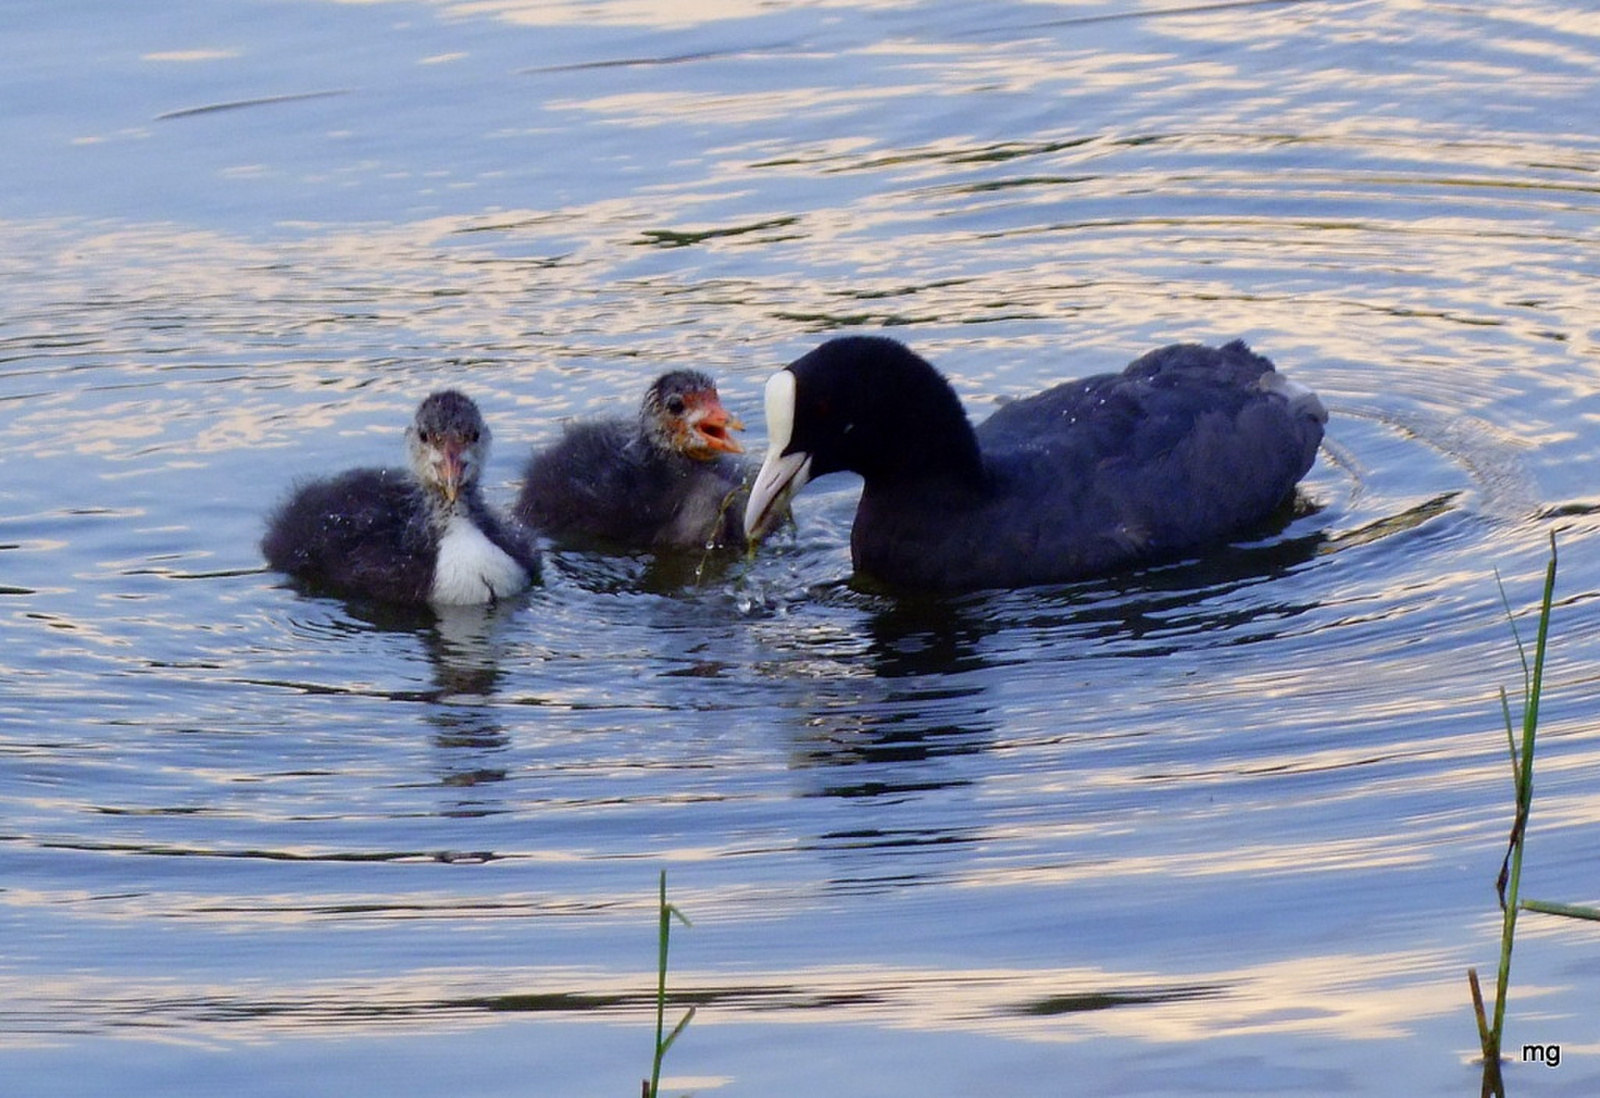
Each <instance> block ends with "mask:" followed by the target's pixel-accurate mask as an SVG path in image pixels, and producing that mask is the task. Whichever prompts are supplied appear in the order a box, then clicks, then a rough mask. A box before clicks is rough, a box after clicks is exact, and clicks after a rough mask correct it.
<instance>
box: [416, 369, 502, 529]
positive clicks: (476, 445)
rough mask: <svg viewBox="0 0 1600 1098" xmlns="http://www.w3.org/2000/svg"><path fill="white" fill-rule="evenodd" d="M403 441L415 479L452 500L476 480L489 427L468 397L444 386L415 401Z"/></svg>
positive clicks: (484, 450)
mask: <svg viewBox="0 0 1600 1098" xmlns="http://www.w3.org/2000/svg"><path fill="white" fill-rule="evenodd" d="M406 445H407V447H408V448H409V450H410V452H411V468H412V471H413V472H415V473H416V475H417V479H418V480H420V481H421V482H422V484H423V485H424V486H425V487H427V488H429V489H431V490H432V491H435V492H438V493H439V494H440V495H442V496H443V497H444V498H445V499H446V500H447V501H449V502H450V503H454V502H455V500H456V497H457V496H458V495H460V494H461V493H462V492H464V491H467V490H469V489H471V488H472V487H473V486H474V485H476V484H477V482H478V476H479V474H480V473H482V471H483V462H484V458H485V457H486V456H487V455H488V452H489V427H488V425H487V424H485V423H484V422H483V416H481V415H480V414H479V413H478V406H477V405H476V404H474V403H473V402H472V400H471V398H470V397H467V396H465V395H463V394H462V393H459V392H457V391H456V390H454V389H445V390H442V391H440V392H437V393H433V394H432V395H430V396H429V397H428V398H427V399H426V400H424V401H423V402H422V403H421V404H419V405H417V415H416V418H415V419H413V420H412V422H411V426H410V427H407V428H406Z"/></svg>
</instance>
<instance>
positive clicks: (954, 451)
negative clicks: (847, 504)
mask: <svg viewBox="0 0 1600 1098" xmlns="http://www.w3.org/2000/svg"><path fill="white" fill-rule="evenodd" d="M766 411H767V431H768V435H769V438H770V448H769V449H768V451H767V456H766V460H765V461H764V462H763V464H762V466H761V470H760V472H759V473H758V474H757V476H756V481H755V484H754V486H753V487H752V488H751V492H750V501H749V505H748V508H747V509H746V512H745V528H746V529H747V530H748V531H749V532H750V535H751V536H752V537H753V538H759V537H760V536H761V535H762V534H764V533H765V532H766V531H767V530H768V529H769V528H770V526H771V525H773V523H774V522H775V521H776V517H777V516H778V515H780V514H781V513H782V504H783V503H784V502H785V501H786V499H787V498H788V497H789V496H790V495H792V494H793V493H794V492H796V491H798V490H799V488H800V487H801V486H802V485H803V484H805V483H806V482H807V481H808V480H810V479H812V478H814V477H819V476H822V475H823V474H825V473H832V472H836V471H839V470H851V471H854V472H856V473H859V474H861V476H862V478H863V480H864V482H865V483H864V486H863V488H862V492H861V502H860V504H859V506H858V507H857V509H856V517H855V526H854V529H853V530H852V531H851V535H850V547H851V553H852V557H853V559H854V561H855V567H856V570H857V571H858V572H860V573H862V574H864V575H867V576H870V577H873V578H875V579H877V580H880V581H882V582H886V583H888V584H890V585H893V586H901V587H907V588H920V589H927V590H942V591H953V590H970V589H975V588H982V587H1020V586H1027V585H1029V584H1038V583H1055V582H1062V581H1067V580H1072V579H1078V578H1081V577H1085V576H1091V575H1096V574H1100V573H1105V572H1108V571H1112V570H1115V569H1117V568H1120V567H1123V566H1126V565H1130V564H1136V563H1145V562H1153V561H1160V560H1169V559H1172V558H1175V557H1181V556H1184V555H1187V554H1190V553H1194V552H1197V551H1199V550H1202V549H1205V548H1207V547H1210V546H1215V545H1217V544H1220V543H1223V542H1226V541H1227V540H1229V539H1230V538H1232V537H1235V536H1237V535H1240V534H1243V533H1245V532H1247V531H1248V530H1249V529H1250V528H1251V527H1252V526H1254V525H1256V524H1258V523H1259V522H1261V520H1262V519H1264V518H1266V517H1267V516H1268V515H1269V514H1270V513H1271V512H1272V511H1274V510H1275V509H1276V508H1277V507H1278V506H1279V505H1280V504H1281V503H1283V502H1284V500H1285V499H1286V498H1287V497H1288V496H1289V495H1290V493H1291V492H1292V491H1293V490H1294V486H1295V483H1296V482H1297V481H1299V479H1300V478H1301V477H1302V476H1304V475H1305V473H1306V471H1307V470H1308V469H1309V468H1310V467H1311V463H1312V461H1313V460H1314V459H1315V457H1316V451H1317V446H1318V444H1319V443H1320V442H1321V440H1322V428H1323V424H1324V423H1325V422H1326V421H1327V418H1328V417H1327V412H1326V411H1325V410H1324V409H1323V407H1322V402H1321V401H1320V400H1318V399H1317V396H1316V394H1315V393H1313V392H1311V390H1309V389H1307V388H1305V387H1303V386H1300V385H1297V384H1295V383H1293V382H1291V381H1289V380H1288V379H1286V378H1285V377H1283V375H1281V374H1279V373H1277V372H1276V371H1275V370H1274V369H1273V366H1272V363H1270V362H1268V361H1267V360H1266V359H1265V358H1263V357H1261V356H1260V355H1258V354H1255V353H1253V352H1252V351H1251V350H1250V349H1249V348H1248V347H1246V346H1245V345H1244V343H1242V342H1239V341H1235V342H1233V343H1229V344H1228V345H1227V346H1225V347H1221V348H1212V347H1203V346H1199V345H1197V344H1179V345H1176V346H1171V347H1164V348H1161V349H1160V350H1156V351H1152V352H1150V353H1149V354H1147V355H1145V356H1144V357H1142V358H1140V359H1138V360H1137V361H1135V362H1134V363H1133V364H1132V365H1130V366H1129V367H1128V368H1127V369H1126V370H1124V371H1123V372H1122V373H1120V374H1104V375H1101V376H1098V377H1091V378H1088V379H1085V380H1083V381H1074V382H1068V383H1066V384H1063V385H1058V386H1056V387H1055V388H1052V389H1048V390H1046V391H1045V392H1042V393H1039V394H1037V395H1036V396H1031V397H1028V398H1026V399H1022V400H1016V401H1013V402H1011V403H1009V404H1006V405H1004V406H1003V407H1001V408H1000V409H999V410H998V411H997V412H995V413H994V414H993V415H992V416H990V417H989V418H988V419H987V420H985V421H984V423H983V424H982V425H981V426H979V427H978V429H977V430H976V431H974V430H973V428H972V426H971V424H969V423H968V421H967V418H966V415H965V413H964V412H963V411H962V408H961V402H960V400H959V399H958V398H957V397H956V395H955V392H954V391H953V390H952V389H951V388H950V385H949V383H948V382H947V381H946V380H945V379H944V377H943V376H942V375H940V374H939V372H938V371H937V370H935V369H934V368H933V367H932V366H930V365H929V364H928V363H927V362H925V361H923V360H922V359H921V358H919V357H918V356H917V355H915V354H913V353H912V352H911V351H910V350H908V349H907V348H906V347H905V346H903V345H902V344H900V343H898V342H896V341H894V340H892V339H886V338H882V337H876V336H850V337H846V338H842V339H835V340H831V341H829V342H827V343H824V344H823V345H822V346H820V347H818V348H816V349H815V350H813V351H811V352H810V353H809V354H806V355H804V356H803V357H801V358H800V359H798V360H796V361H795V362H793V363H791V364H790V365H789V366H788V367H786V368H785V369H783V370H780V371H779V372H778V373H777V374H775V375H774V376H773V377H772V379H771V380H770V381H769V382H768V383H767V391H766Z"/></svg>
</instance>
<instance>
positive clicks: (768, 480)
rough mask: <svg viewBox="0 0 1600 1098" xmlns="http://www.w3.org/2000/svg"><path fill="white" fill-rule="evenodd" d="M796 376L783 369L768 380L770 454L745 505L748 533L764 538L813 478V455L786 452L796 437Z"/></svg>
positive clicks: (754, 538) (745, 522) (752, 537)
mask: <svg viewBox="0 0 1600 1098" xmlns="http://www.w3.org/2000/svg"><path fill="white" fill-rule="evenodd" d="M794 398H795V378H794V374H792V373H790V372H789V371H788V370H779V371H778V372H777V373H775V374H773V375H772V377H771V378H770V379H769V380H768V381H767V397H766V405H767V456H766V459H765V460H764V461H762V463H761V471H760V472H758V473H757V474H756V482H755V484H754V485H752V486H751V488H750V502H749V503H747V504H746V505H745V509H744V531H745V536H746V537H747V538H749V539H750V540H751V541H752V542H756V541H760V540H761V539H762V538H763V537H765V536H766V535H767V534H768V533H770V532H771V530H772V528H773V527H774V526H776V525H777V524H778V522H779V521H780V520H781V519H782V518H783V514H784V512H785V511H786V510H787V509H788V505H789V500H790V499H791V498H793V496H794V494H795V493H796V492H798V491H799V490H800V489H801V488H802V487H803V486H804V485H805V483H806V481H808V480H810V479H811V455H810V454H808V453H805V452H804V451H800V452H797V453H793V454H786V453H784V450H786V449H788V447H789V440H790V439H791V438H793V437H794Z"/></svg>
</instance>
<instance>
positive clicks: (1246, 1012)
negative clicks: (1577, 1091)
mask: <svg viewBox="0 0 1600 1098" xmlns="http://www.w3.org/2000/svg"><path fill="white" fill-rule="evenodd" d="M1461 965H1462V962H1461V960H1460V958H1459V957H1457V956H1455V955H1452V954H1448V953H1445V952H1441V951H1434V950H1409V951H1396V952H1388V953H1360V952H1338V953H1328V954H1321V955H1314V956H1308V957H1300V958H1293V959H1288V960H1282V961H1270V962H1265V963H1258V964H1250V965H1244V966H1241V967H1238V968H1231V969H1216V970H1202V971H1184V972H1181V973H1173V972H1156V971H1153V970H1146V969H1123V970H1118V969H1107V968H1098V967H1065V968H1033V969H1018V968H1007V967H990V968H919V967H896V966H887V965H870V964H869V965H852V966H848V967H844V966H841V967H837V968H830V967H817V968H801V969H797V970H793V971H748V972H737V973H727V972H721V973H716V974H712V973H702V972H695V971H692V970H682V969H678V968H675V969H674V971H673V976H672V982H673V989H674V992H675V993H676V994H680V995H689V996H693V997H695V998H696V999H697V1000H698V1001H699V1002H700V1003H701V1006H700V1014H699V1018H698V1020H697V1025H700V1026H706V1025H717V1024H719V1023H738V1022H749V1021H752V1020H756V1019H759V1020H760V1021H761V1022H763V1023H767V1024H776V1023H785V1022H789V1023H812V1024H823V1023H826V1024H851V1025H860V1026H874V1027H880V1028H884V1029H902V1030H926V1031H935V1032H939V1033H944V1034H956V1033H968V1034H980V1035H987V1036H994V1037H1004V1038H1007V1039H1012V1040H1020V1041H1045V1042H1062V1041H1066V1042H1073V1041H1087V1040H1104V1039H1108V1038H1116V1039H1121V1040H1126V1041H1130V1042H1134V1043H1136V1044H1148V1045H1153V1046H1154V1045H1172V1044H1180V1043H1192V1042H1202V1041H1218V1040H1228V1039H1236V1038H1253V1037H1260V1036H1263V1035H1269V1036H1290V1035H1306V1034H1316V1035H1319V1036H1322V1037H1331V1038H1336V1039H1340V1040H1349V1041H1379V1040H1392V1039H1396V1038H1403V1037H1405V1036H1407V1035H1408V1034H1412V1033H1414V1032H1416V1030H1417V1028H1418V1027H1419V1025H1420V1024H1422V1023H1424V1022H1426V1021H1427V1020H1428V1019H1430V1018H1434V1017H1438V1016H1440V1015H1444V1014H1453V1013H1460V1011H1461V1010H1462V1007H1463V998H1464V995H1465V992H1464V988H1463V978H1462V967H1461ZM1550 990H1551V989H1548V988H1541V987H1537V986H1532V985H1523V986H1519V988H1518V995H1519V1001H1521V1002H1524V1003H1528V1002H1534V1001H1537V999H1538V998H1539V997H1540V996H1542V995H1544V994H1547V993H1549V992H1550ZM0 993H3V994H4V996H5V999H6V1001H7V1002H8V1003H9V1004H11V1009H12V1010H13V1011H20V1012H25V1013H26V1015H27V1016H28V1017H29V1018H30V1019H32V1025H33V1026H34V1027H35V1030H34V1031H35V1033H41V1032H42V1033H48V1032H50V1027H51V1024H52V1020H53V1019H59V1020H62V1021H66V1020H70V1021H71V1023H72V1025H73V1026H74V1027H75V1029H77V1030H78V1031H82V1030H83V1029H89V1030H98V1031H101V1032H105V1033H109V1034H116V1033H119V1032H121V1031H124V1030H125V1029H127V1028H128V1027H130V1026H138V1027H141V1031H142V1032H144V1033H146V1034H148V1033H150V1032H152V1031H157V1032H160V1033H161V1034H163V1035H164V1036H165V1037H167V1038H183V1037H185V1036H186V1035H188V1036H192V1037H194V1038H203V1039H205V1040H209V1041H219V1042H226V1041H230V1040H257V1039H260V1038H262V1037H263V1036H265V1035H267V1034H279V1035H283V1034H293V1033H304V1034H307V1035H311V1034H324V1035H325V1034H329V1033H337V1034H343V1035H349V1034H351V1033H355V1032H361V1031H377V1030H381V1031H382V1032H384V1033H385V1034H392V1033H393V1032H394V1031H395V1030H396V1029H397V1028H401V1029H403V1028H407V1027H426V1028H428V1029H430V1030H437V1029H439V1028H441V1027H457V1028H459V1027H465V1026H473V1025H484V1024H491V1023H495V1022H499V1021H503V1020H504V1018H505V1013H504V1011H505V1010H507V1009H515V1004H516V1002H517V1001H518V999H519V997H520V998H527V997H537V998H538V999H539V1001H540V1002H541V1003H542V1004H543V1005H542V1007H541V1009H540V1011H539V1013H540V1014H541V1015H542V1016H543V1017H545V1018H548V1019H552V1020H555V1019H560V1020H565V1021H568V1022H579V1021H586V1022H608V1023H614V1022H615V1021H616V1020H617V1019H618V1018H619V1017H622V1018H629V1019H635V1020H637V1019H641V1018H645V1017H648V1015H649V1014H650V1012H651V1011H652V1010H653V1006H654V994H653V988H652V987H651V986H650V985H648V984H646V983H644V982H642V981H641V980H640V978H639V977H638V976H636V975H627V976H618V975H616V974H613V973H606V972H600V971H590V970H583V969H571V968H566V969H563V968H523V969H515V968H496V969H493V970H461V969H452V970H428V969H422V970H418V971H415V972H411V973H406V974H403V975H398V976H389V977H374V978H362V979H360V980H359V981H357V982H351V983H346V982H342V981H339V980H325V981H315V982H309V983H303V984H285V983H280V982H271V981H266V980H249V981H245V982H241V983H232V984H230V983H214V984H205V985H190V984H184V983H181V982H180V981H178V980H176V979H174V980H163V981H157V982H148V981H146V982H141V981H139V980H137V979H135V978H131V977H130V978H123V977H118V978H117V979H115V980H108V979H101V978H96V977H81V976H63V977H59V978H56V979H53V980H47V981H40V980H35V979H31V978H30V979H28V980H21V979H18V978H0ZM380 1004H381V1006H380ZM218 1019H224V1020H225V1023H226V1024H222V1025H219V1024H218ZM0 1040H4V1043H6V1044H9V1045H11V1046H13V1047H15V1046H16V1044H17V1043H18V1042H19V1040H26V1036H25V1035H19V1034H16V1033H13V1034H10V1035H9V1037H8V1038H6V1039H0Z"/></svg>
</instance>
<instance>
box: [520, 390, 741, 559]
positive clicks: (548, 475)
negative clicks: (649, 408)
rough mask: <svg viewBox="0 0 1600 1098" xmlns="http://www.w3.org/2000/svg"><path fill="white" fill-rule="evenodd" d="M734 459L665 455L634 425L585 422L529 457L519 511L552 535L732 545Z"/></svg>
mask: <svg viewBox="0 0 1600 1098" xmlns="http://www.w3.org/2000/svg"><path fill="white" fill-rule="evenodd" d="M740 479H741V478H740V476H739V473H738V469H737V466H736V465H734V464H733V463H732V462H729V461H724V460H718V461H714V462H700V461H694V460H692V459H690V458H686V457H683V456H682V455H677V454H669V453H664V452H662V451H660V450H657V449H654V448H652V447H650V446H649V445H648V444H647V443H646V442H645V441H644V440H643V439H642V438H640V437H639V435H638V432H637V428H636V427H635V426H634V425H633V424H631V423H624V422H621V421H604V422H597V423H580V424H575V425H573V426H570V427H568V428H567V429H566V431H565V433H564V434H563V435H562V437H561V439H560V440H559V441H558V442H556V443H555V444H554V445H553V446H551V447H550V448H549V449H547V450H544V451H541V452H540V453H537V454H535V455H534V456H533V458H532V459H531V460H530V461H529V462H528V466H527V469H526V472H525V474H524V480H523V486H522V492H521V495H520V496H519V497H518V499H517V506H516V513H517V515H518V516H519V517H520V518H521V519H522V520H523V521H525V522H527V523H528V524H529V525H531V526H533V527H535V528H537V529H539V530H541V531H543V532H545V533H546V534H549V535H551V536H553V537H562V538H576V539H592V540H598V541H604V542H610V543H613V544H617V545H626V546H633V547H638V548H649V547H658V548H668V547H676V548H698V547H701V546H703V545H705V544H706V543H707V542H708V541H711V540H717V541H719V542H720V543H722V544H730V545H731V544H735V543H737V542H738V541H739V540H740V539H741V538H742V536H743V531H742V526H741V524H740V513H739V509H738V508H737V507H734V506H725V504H726V501H727V499H728V497H729V495H730V494H731V493H732V492H733V490H734V489H735V488H736V487H737V486H738V485H739V483H740Z"/></svg>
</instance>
